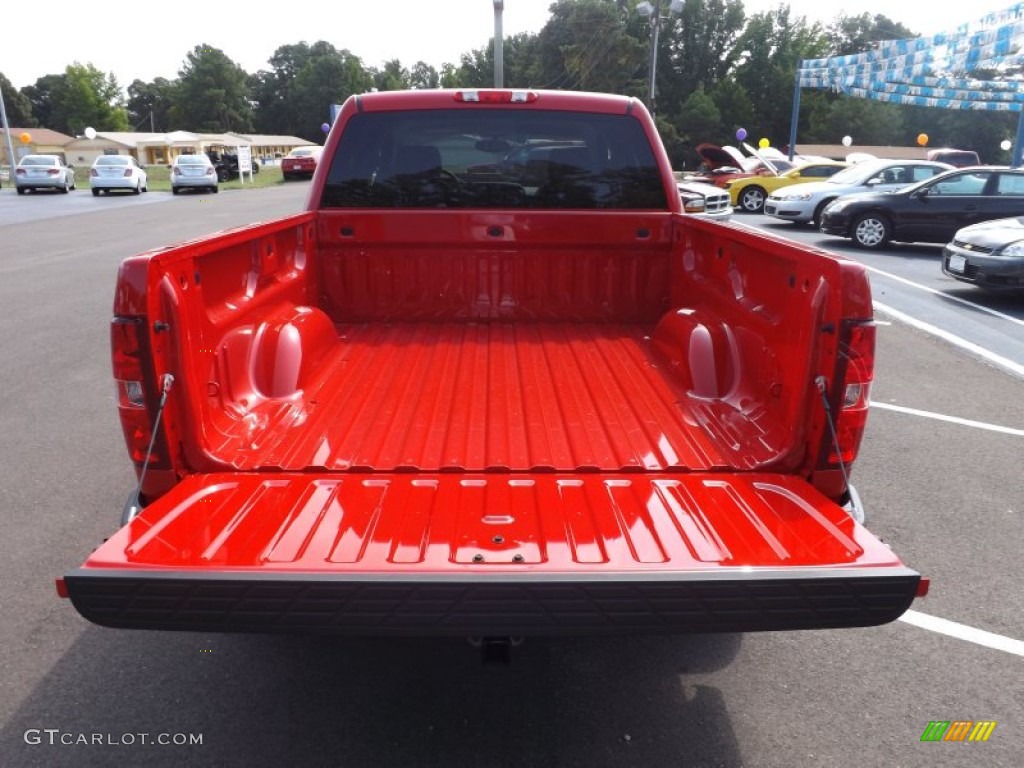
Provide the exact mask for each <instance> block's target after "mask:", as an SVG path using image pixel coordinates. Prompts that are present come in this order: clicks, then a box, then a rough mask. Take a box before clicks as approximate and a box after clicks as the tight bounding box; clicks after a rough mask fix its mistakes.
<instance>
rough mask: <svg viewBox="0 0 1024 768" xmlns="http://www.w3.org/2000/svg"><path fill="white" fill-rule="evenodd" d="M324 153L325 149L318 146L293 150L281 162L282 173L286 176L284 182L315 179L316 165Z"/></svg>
mask: <svg viewBox="0 0 1024 768" xmlns="http://www.w3.org/2000/svg"><path fill="white" fill-rule="evenodd" d="M323 151H324V148H323V147H317V146H312V147H297V148H295V149H293V150H292V151H291V152H289V153H288V156H287V157H285V158H284V160H282V161H281V172H282V173H283V174H284V180H285V181H288V179H297V178H300V177H305V178H307V179H311V178H313V172H314V171H315V170H316V164H317V163H318V162H319V161H320V155H322V154H323Z"/></svg>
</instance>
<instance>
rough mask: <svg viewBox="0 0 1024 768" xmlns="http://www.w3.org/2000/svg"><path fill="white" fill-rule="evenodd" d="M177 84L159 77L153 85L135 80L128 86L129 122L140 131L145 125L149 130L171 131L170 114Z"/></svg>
mask: <svg viewBox="0 0 1024 768" xmlns="http://www.w3.org/2000/svg"><path fill="white" fill-rule="evenodd" d="M176 90H177V83H176V82H173V81H171V80H168V79H167V78H164V77H158V78H155V79H154V80H153V82H151V83H146V82H143V81H142V80H133V81H132V84H131V85H129V86H128V103H127V107H128V120H129V121H130V122H131V124H132V126H133V127H134V128H136V129H138V128H139V127H140V126H141V125H143V124H145V126H146V127H147V128H153V129H155V130H158V131H168V130H170V129H171V119H170V113H171V108H172V107H173V106H174V97H175V92H176Z"/></svg>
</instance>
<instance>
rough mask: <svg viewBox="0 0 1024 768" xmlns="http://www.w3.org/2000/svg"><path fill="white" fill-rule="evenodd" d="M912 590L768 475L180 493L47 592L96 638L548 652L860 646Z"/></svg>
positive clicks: (443, 478)
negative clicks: (166, 635)
mask: <svg viewBox="0 0 1024 768" xmlns="http://www.w3.org/2000/svg"><path fill="white" fill-rule="evenodd" d="M919 578H920V577H919V575H918V574H917V573H916V572H914V571H912V570H910V569H909V568H907V567H905V566H904V565H903V564H902V563H901V562H900V561H899V559H898V558H897V557H896V556H895V555H894V554H893V553H892V552H891V551H890V550H889V548H888V547H887V546H886V545H884V544H882V543H881V542H880V541H879V540H878V539H876V538H875V537H874V536H873V535H872V534H871V533H870V532H869V531H867V529H865V528H864V527H862V526H860V525H859V524H857V523H856V522H854V521H853V520H852V519H851V518H850V517H849V516H848V515H847V514H846V513H845V512H844V511H843V510H842V509H841V508H840V507H838V506H837V505H835V504H834V503H833V502H831V501H829V500H828V499H826V498H824V497H823V496H821V495H820V494H819V493H818V492H817V491H816V490H814V489H813V488H812V487H811V486H810V485H808V484H807V483H806V482H804V481H802V480H800V479H798V478H794V477H791V476H788V475H775V474H736V473H730V474H721V475H716V474H713V473H701V474H685V473H680V474H672V473H655V474H652V473H592V474H591V473H587V474H573V475H566V474H562V473H522V474H520V473H504V474H498V473H481V474H446V473H442V474H419V473H416V474H413V473H401V472H399V473H391V474H378V473H364V474H359V473H294V472H290V473H284V472H281V473H273V472H259V473H225V474H211V475H196V476H192V477H189V478H188V479H186V480H184V481H183V482H181V483H180V484H179V485H177V486H176V487H175V488H174V489H173V490H172V491H171V492H170V493H168V494H167V495H166V496H164V497H162V498H160V499H158V500H157V501H156V502H154V503H153V504H151V505H150V506H149V507H147V508H146V509H145V510H144V511H143V512H142V514H141V515H140V516H139V517H137V518H135V519H134V520H133V521H132V522H131V523H129V524H128V525H127V526H125V527H124V528H122V529H121V530H120V531H118V532H117V533H116V534H115V535H114V536H113V537H111V538H110V539H109V540H107V541H106V542H105V543H104V544H102V545H101V546H100V547H99V548H98V549H97V550H96V551H95V552H94V553H93V554H92V555H91V556H90V557H89V559H88V560H87V561H86V562H85V563H84V564H83V565H82V567H81V568H78V569H75V570H73V571H71V572H70V573H68V574H67V575H66V577H65V584H66V588H67V591H68V594H69V596H70V598H71V600H72V601H73V603H74V605H75V608H76V609H77V610H78V611H79V612H80V613H81V614H82V615H83V616H84V617H86V618H87V619H89V620H90V621H93V622H95V623H97V624H102V625H105V626H110V627H131V628H143V629H180V630H205V631H254V632H275V631H294V632H327V633H340V634H361V635H551V634H594V633H612V632H614V633H621V632H625V633H640V632H699V631H755V630H776V629H810V628H823V627H853V626H871V625H876V624H883V623H885V622H889V621H892V620H894V619H896V618H897V617H898V616H900V615H901V614H902V613H903V612H904V611H905V610H906V609H907V608H908V606H909V605H910V603H911V602H912V601H913V599H914V596H915V593H916V590H917V585H918V581H919Z"/></svg>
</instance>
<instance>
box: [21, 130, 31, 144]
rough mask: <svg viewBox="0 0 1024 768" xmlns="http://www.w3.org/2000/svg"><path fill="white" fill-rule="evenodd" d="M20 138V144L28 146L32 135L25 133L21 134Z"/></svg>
mask: <svg viewBox="0 0 1024 768" xmlns="http://www.w3.org/2000/svg"><path fill="white" fill-rule="evenodd" d="M20 138H21V143H22V144H28V143H29V142H30V141H32V134H31V133H29V132H28V131H25V133H23V134H21V137H20Z"/></svg>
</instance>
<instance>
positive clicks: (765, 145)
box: [757, 139, 771, 149]
mask: <svg viewBox="0 0 1024 768" xmlns="http://www.w3.org/2000/svg"><path fill="white" fill-rule="evenodd" d="M770 144H771V142H770V141H768V139H761V140H760V141H759V142H757V146H758V147H760V148H761V149H767V148H768V145H770Z"/></svg>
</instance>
